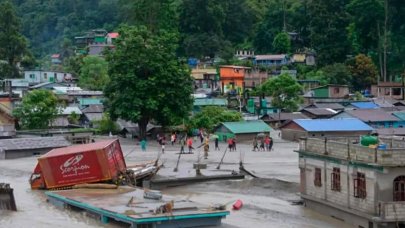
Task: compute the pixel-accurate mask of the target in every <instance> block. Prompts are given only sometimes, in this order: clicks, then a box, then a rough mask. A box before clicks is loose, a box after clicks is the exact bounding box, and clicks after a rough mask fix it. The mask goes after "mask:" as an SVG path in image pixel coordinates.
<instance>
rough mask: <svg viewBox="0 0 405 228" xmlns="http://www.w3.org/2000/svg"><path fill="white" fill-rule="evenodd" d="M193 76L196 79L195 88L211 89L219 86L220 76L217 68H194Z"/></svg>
mask: <svg viewBox="0 0 405 228" xmlns="http://www.w3.org/2000/svg"><path fill="white" fill-rule="evenodd" d="M191 77H192V78H193V79H194V89H199V88H203V89H211V91H213V90H216V89H217V88H219V76H218V72H217V70H216V69H210V68H206V69H192V70H191Z"/></svg>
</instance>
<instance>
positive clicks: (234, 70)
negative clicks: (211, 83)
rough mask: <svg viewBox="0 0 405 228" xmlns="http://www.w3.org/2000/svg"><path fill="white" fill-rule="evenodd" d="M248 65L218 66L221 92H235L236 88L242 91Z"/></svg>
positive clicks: (248, 68)
mask: <svg viewBox="0 0 405 228" xmlns="http://www.w3.org/2000/svg"><path fill="white" fill-rule="evenodd" d="M250 69H251V68H250V67H243V66H233V65H227V66H220V67H219V75H220V78H221V84H222V86H221V91H222V92H223V93H227V92H232V91H234V93H236V92H237V91H238V90H239V91H242V88H243V87H244V80H245V75H246V73H247V71H248V70H250Z"/></svg>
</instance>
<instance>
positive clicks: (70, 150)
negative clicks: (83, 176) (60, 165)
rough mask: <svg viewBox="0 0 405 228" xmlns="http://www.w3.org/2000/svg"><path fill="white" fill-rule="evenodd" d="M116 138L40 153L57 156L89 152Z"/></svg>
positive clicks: (104, 145)
mask: <svg viewBox="0 0 405 228" xmlns="http://www.w3.org/2000/svg"><path fill="white" fill-rule="evenodd" d="M117 140H118V139H110V140H103V141H99V142H95V143H88V144H82V145H74V146H68V147H62V148H57V149H53V150H51V151H49V152H48V153H46V154H44V155H42V156H41V157H40V158H39V159H41V158H49V157H57V156H60V155H65V154H76V153H80V152H90V151H95V150H101V149H104V148H106V147H107V146H108V145H110V144H112V143H113V142H115V141H117Z"/></svg>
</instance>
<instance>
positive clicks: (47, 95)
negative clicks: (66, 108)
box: [13, 90, 60, 129]
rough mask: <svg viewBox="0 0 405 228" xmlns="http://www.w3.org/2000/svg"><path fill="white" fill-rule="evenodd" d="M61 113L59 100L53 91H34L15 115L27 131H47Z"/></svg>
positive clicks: (26, 97) (16, 109)
mask: <svg viewBox="0 0 405 228" xmlns="http://www.w3.org/2000/svg"><path fill="white" fill-rule="evenodd" d="M59 112H60V108H59V107H58V99H57V98H56V96H55V95H54V94H53V93H52V92H51V91H49V90H34V91H32V92H30V93H28V94H27V95H26V96H25V97H24V98H23V100H22V103H21V105H20V106H18V107H17V108H15V109H14V111H13V115H14V116H15V117H16V118H17V119H18V121H19V123H20V124H21V125H22V127H23V128H25V129H46V128H48V127H49V125H50V124H51V123H52V121H53V120H54V119H55V118H56V116H57V115H58V113H59Z"/></svg>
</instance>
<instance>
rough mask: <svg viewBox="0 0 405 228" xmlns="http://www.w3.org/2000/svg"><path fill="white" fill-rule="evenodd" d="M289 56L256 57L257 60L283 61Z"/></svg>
mask: <svg viewBox="0 0 405 228" xmlns="http://www.w3.org/2000/svg"><path fill="white" fill-rule="evenodd" d="M286 56H287V55H283V54H281V55H255V59H256V60H281V59H284V58H285V57H286Z"/></svg>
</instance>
